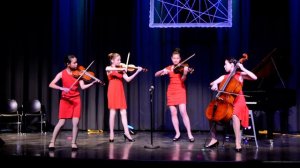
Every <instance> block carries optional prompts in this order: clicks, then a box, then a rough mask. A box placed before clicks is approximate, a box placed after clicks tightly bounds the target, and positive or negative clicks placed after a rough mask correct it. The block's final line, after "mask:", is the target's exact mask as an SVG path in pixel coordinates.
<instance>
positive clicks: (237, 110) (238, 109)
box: [206, 59, 257, 152]
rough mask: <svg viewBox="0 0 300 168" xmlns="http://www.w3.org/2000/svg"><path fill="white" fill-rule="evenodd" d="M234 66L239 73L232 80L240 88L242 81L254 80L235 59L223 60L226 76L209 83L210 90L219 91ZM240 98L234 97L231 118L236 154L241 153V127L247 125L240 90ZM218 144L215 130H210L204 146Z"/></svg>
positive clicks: (243, 101) (246, 115) (247, 113)
mask: <svg viewBox="0 0 300 168" xmlns="http://www.w3.org/2000/svg"><path fill="white" fill-rule="evenodd" d="M235 66H238V68H239V71H236V72H235V74H234V76H233V78H235V79H236V80H237V81H238V82H240V84H241V86H243V82H244V80H256V79H257V77H256V75H255V74H254V73H252V72H251V71H249V70H247V69H246V68H245V67H244V66H243V64H241V63H239V62H238V61H237V60H235V59H225V65H224V69H225V71H226V72H227V73H228V74H225V75H222V76H220V77H219V78H218V79H216V80H215V81H213V82H211V83H210V85H211V90H215V91H217V90H218V89H219V84H220V83H221V82H223V81H226V79H227V78H228V77H229V74H230V73H231V72H233V70H234V68H235ZM238 94H240V96H236V98H235V99H234V102H233V116H232V126H233V131H234V135H235V150H236V151H237V152H241V151H242V146H241V130H240V129H241V128H240V127H241V125H242V126H243V127H244V128H246V127H248V125H249V109H248V107H247V105H246V100H245V97H244V96H242V95H243V91H242V90H241V91H240V93H238ZM210 125H211V126H213V124H212V121H210ZM218 144H219V142H218V140H217V138H216V128H215V125H214V128H211V141H210V142H209V144H208V145H207V146H206V148H213V147H217V146H218Z"/></svg>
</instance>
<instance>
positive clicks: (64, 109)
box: [48, 55, 100, 150]
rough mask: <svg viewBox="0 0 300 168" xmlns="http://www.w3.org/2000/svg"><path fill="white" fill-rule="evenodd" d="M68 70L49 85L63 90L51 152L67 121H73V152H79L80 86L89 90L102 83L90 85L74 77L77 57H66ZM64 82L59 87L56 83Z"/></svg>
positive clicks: (59, 74) (50, 145)
mask: <svg viewBox="0 0 300 168" xmlns="http://www.w3.org/2000/svg"><path fill="white" fill-rule="evenodd" d="M64 62H65V65H66V68H65V69H64V70H62V71H61V72H59V73H58V74H57V75H56V76H55V78H54V79H53V80H52V81H51V83H50V84H49V87H50V88H53V89H58V90H61V91H62V93H61V98H60V102H59V116H58V118H59V120H58V123H57V124H56V126H55V128H54V131H53V134H52V138H51V141H50V144H49V147H48V148H49V150H54V149H55V141H56V137H57V135H58V133H59V131H60V129H61V127H62V126H64V124H65V121H66V119H72V125H73V127H72V145H71V147H72V150H77V149H78V148H77V144H76V139H77V134H78V123H79V119H80V115H81V114H80V113H81V111H80V110H81V100H80V92H79V86H80V88H81V89H87V88H89V87H90V86H92V85H93V84H94V83H95V82H100V81H99V80H94V81H93V82H91V83H89V84H85V83H84V81H83V80H81V79H79V80H77V79H76V78H74V77H73V75H72V74H73V73H72V72H73V71H75V70H77V65H78V63H77V58H76V56H75V55H68V56H66V57H65V61H64ZM60 79H61V80H62V86H58V85H57V84H56V83H57V82H58V81H59V80H60Z"/></svg>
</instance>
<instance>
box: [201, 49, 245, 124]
mask: <svg viewBox="0 0 300 168" xmlns="http://www.w3.org/2000/svg"><path fill="white" fill-rule="evenodd" d="M247 59H248V55H247V54H245V53H244V54H243V58H241V59H240V60H239V61H238V62H239V63H241V64H242V63H243V62H244V61H245V60H247ZM237 68H238V66H237V64H235V66H234V69H233V70H232V71H231V72H230V74H229V76H228V77H227V79H226V80H225V79H224V80H223V81H222V82H221V83H220V84H219V90H218V93H217V95H216V97H215V99H214V100H212V101H211V102H210V103H209V105H208V107H207V108H206V118H207V119H208V120H210V121H214V122H227V121H229V120H230V119H231V118H232V116H233V102H234V100H235V97H236V95H238V93H239V92H240V91H241V90H242V84H241V83H240V82H239V81H238V80H237V79H236V78H234V77H233V76H234V75H235V73H236V70H237ZM220 88H221V89H220Z"/></svg>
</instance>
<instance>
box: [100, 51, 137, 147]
mask: <svg viewBox="0 0 300 168" xmlns="http://www.w3.org/2000/svg"><path fill="white" fill-rule="evenodd" d="M108 58H109V60H110V63H111V65H110V66H107V67H106V74H107V77H108V81H109V84H108V90H107V98H108V108H109V130H110V134H109V142H114V125H115V115H116V111H117V110H120V115H121V121H122V125H123V128H124V134H123V136H124V139H125V140H128V141H130V142H134V141H135V139H133V138H132V137H131V135H130V133H129V129H128V122H127V111H126V109H127V104H126V99H125V92H124V88H123V79H124V80H125V81H126V82H130V81H131V80H132V79H134V77H136V76H137V74H138V73H139V72H141V71H142V70H143V68H141V67H137V69H136V71H135V72H134V73H133V74H131V75H130V76H128V75H127V73H126V72H127V69H126V67H120V64H121V56H120V54H118V53H110V54H108Z"/></svg>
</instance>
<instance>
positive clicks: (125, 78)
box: [123, 67, 143, 82]
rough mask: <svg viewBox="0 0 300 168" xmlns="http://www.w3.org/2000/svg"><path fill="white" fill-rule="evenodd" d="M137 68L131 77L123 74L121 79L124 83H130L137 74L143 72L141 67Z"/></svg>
mask: <svg viewBox="0 0 300 168" xmlns="http://www.w3.org/2000/svg"><path fill="white" fill-rule="evenodd" d="M137 68H138V69H137V70H136V71H135V72H134V74H132V75H131V76H128V75H127V74H126V73H124V74H123V78H124V80H125V81H126V82H130V81H131V80H132V79H133V78H134V77H135V76H136V75H137V74H138V73H139V72H141V71H142V70H143V68H142V67H137Z"/></svg>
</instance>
